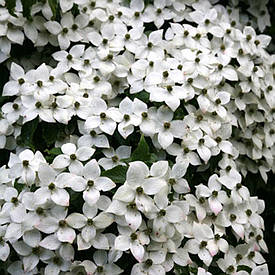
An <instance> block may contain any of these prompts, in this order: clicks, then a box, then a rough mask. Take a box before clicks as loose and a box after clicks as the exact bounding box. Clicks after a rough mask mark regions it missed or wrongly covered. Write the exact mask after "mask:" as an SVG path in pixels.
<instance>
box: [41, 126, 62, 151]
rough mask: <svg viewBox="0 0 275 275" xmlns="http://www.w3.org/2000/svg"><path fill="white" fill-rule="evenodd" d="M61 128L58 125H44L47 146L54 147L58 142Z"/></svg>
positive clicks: (43, 130) (43, 133)
mask: <svg viewBox="0 0 275 275" xmlns="http://www.w3.org/2000/svg"><path fill="white" fill-rule="evenodd" d="M58 133H59V127H58V126H57V125H56V123H43V128H42V137H43V139H44V140H45V143H46V144H47V146H49V145H52V144H54V143H55V141H56V140H57V137H58Z"/></svg>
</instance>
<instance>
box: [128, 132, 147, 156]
mask: <svg viewBox="0 0 275 275" xmlns="http://www.w3.org/2000/svg"><path fill="white" fill-rule="evenodd" d="M150 159H151V154H150V151H149V146H148V144H147V143H146V140H145V138H144V136H143V135H142V136H141V137H140V140H139V143H138V146H137V148H136V150H135V151H134V152H133V154H132V156H131V161H135V160H141V161H148V160H150Z"/></svg>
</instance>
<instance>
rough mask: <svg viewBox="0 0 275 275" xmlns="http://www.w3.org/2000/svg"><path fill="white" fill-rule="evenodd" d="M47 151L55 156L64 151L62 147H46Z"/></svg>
mask: <svg viewBox="0 0 275 275" xmlns="http://www.w3.org/2000/svg"><path fill="white" fill-rule="evenodd" d="M45 152H46V153H48V154H49V155H53V156H58V155H60V154H62V151H61V149H60V148H52V149H51V150H48V149H46V150H45Z"/></svg>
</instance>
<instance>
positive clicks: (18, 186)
mask: <svg viewBox="0 0 275 275" xmlns="http://www.w3.org/2000/svg"><path fill="white" fill-rule="evenodd" d="M24 187H25V184H22V183H18V181H17V180H15V182H14V188H15V189H16V190H17V191H18V193H20V192H21V191H22V190H23V189H24Z"/></svg>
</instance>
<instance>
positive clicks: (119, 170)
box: [101, 165, 128, 183]
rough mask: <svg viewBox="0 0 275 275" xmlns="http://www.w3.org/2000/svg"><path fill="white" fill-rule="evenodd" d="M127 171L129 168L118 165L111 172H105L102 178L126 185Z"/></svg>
mask: <svg viewBox="0 0 275 275" xmlns="http://www.w3.org/2000/svg"><path fill="white" fill-rule="evenodd" d="M127 169H128V168H127V166H122V165H118V166H116V167H114V168H112V169H110V170H106V171H103V172H102V173H101V176H104V177H108V178H110V179H111V180H112V181H113V182H115V183H124V182H125V180H126V172H127Z"/></svg>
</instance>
